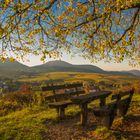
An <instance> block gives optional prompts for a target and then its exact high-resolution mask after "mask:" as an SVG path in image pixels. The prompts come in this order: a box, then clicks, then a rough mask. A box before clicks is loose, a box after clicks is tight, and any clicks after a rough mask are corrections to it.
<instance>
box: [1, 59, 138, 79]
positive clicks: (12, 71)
mask: <svg viewBox="0 0 140 140" xmlns="http://www.w3.org/2000/svg"><path fill="white" fill-rule="evenodd" d="M46 72H88V73H101V74H112V75H131V76H140V71H138V70H131V71H122V72H118V71H104V70H103V69H101V68H99V67H97V66H94V65H73V64H70V63H67V62H65V61H60V60H56V61H49V62H47V63H45V64H42V65H38V66H33V67H28V66H26V65H23V64H21V63H19V62H17V61H15V62H10V61H9V60H7V61H6V62H5V63H2V62H0V77H15V78H16V77H19V76H29V75H30V76H32V75H35V74H40V73H46Z"/></svg>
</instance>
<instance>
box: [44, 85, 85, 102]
mask: <svg viewBox="0 0 140 140" xmlns="http://www.w3.org/2000/svg"><path fill="white" fill-rule="evenodd" d="M42 91H52V92H53V95H50V96H47V97H46V100H51V101H62V100H67V99H70V98H71V97H73V96H78V95H80V94H84V93H85V91H84V88H83V84H82V83H71V84H63V85H48V86H45V87H42Z"/></svg>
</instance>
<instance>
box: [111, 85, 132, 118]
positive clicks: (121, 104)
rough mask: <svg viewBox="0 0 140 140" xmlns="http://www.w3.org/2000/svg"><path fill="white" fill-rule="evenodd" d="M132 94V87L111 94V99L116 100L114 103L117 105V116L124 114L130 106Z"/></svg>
mask: <svg viewBox="0 0 140 140" xmlns="http://www.w3.org/2000/svg"><path fill="white" fill-rule="evenodd" d="M133 94H134V88H132V89H130V90H127V91H121V92H119V93H118V94H115V95H112V100H114V99H115V100H116V101H115V104H116V107H117V116H124V115H126V113H127V111H128V108H129V106H130V103H131V100H132V97H133Z"/></svg>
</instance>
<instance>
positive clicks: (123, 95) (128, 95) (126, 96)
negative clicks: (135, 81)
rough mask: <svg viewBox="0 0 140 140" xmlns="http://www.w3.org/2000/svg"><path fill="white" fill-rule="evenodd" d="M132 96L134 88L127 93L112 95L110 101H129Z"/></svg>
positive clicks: (121, 92)
mask: <svg viewBox="0 0 140 140" xmlns="http://www.w3.org/2000/svg"><path fill="white" fill-rule="evenodd" d="M133 94H134V88H132V89H129V90H127V91H120V92H119V93H117V94H114V95H112V100H114V99H115V100H117V101H120V100H121V99H122V98H123V97H124V98H129V99H130V100H131V99H132V97H133Z"/></svg>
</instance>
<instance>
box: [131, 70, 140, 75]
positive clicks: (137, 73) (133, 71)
mask: <svg viewBox="0 0 140 140" xmlns="http://www.w3.org/2000/svg"><path fill="white" fill-rule="evenodd" d="M128 72H129V73H131V74H133V75H135V76H140V70H130V71H128Z"/></svg>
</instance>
